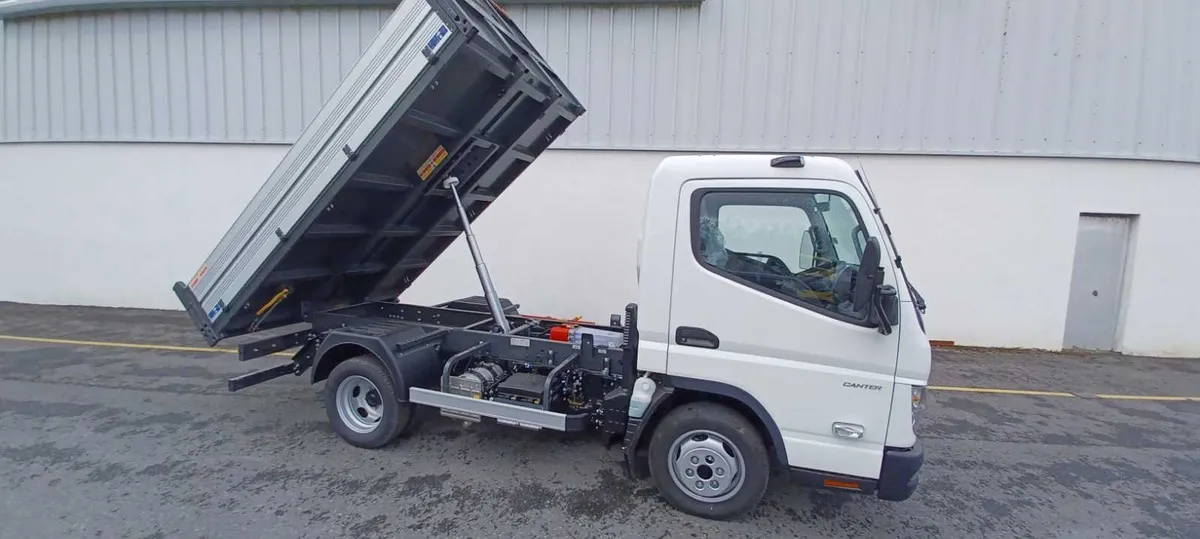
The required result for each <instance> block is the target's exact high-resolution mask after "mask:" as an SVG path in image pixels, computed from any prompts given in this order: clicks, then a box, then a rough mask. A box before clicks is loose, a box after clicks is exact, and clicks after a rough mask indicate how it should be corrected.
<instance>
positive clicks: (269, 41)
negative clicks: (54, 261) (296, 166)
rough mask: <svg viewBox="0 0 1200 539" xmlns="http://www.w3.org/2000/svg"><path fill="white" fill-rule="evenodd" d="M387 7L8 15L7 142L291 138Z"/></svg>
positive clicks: (378, 23) (282, 140) (354, 57)
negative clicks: (12, 17)
mask: <svg viewBox="0 0 1200 539" xmlns="http://www.w3.org/2000/svg"><path fill="white" fill-rule="evenodd" d="M390 13H391V10H390V9H386V8H384V9H380V8H370V9H360V8H356V7H349V8H345V7H342V8H338V7H335V8H326V9H302V10H295V9H213V10H208V9H206V10H199V9H190V10H138V11H99V12H89V13H79V14H66V15H54V16H38V17H31V18H23V19H15V20H10V21H7V23H6V25H5V26H6V28H7V29H6V31H5V42H4V51H3V52H4V56H3V62H4V72H3V73H4V75H3V81H4V84H3V86H4V109H5V114H4V124H3V125H4V130H3V136H4V140H7V141H45V140H53V141H69V140H102V141H187V142H279V143H291V142H292V141H293V140H295V138H296V137H297V136H298V135H299V133H300V131H301V130H302V129H303V127H304V125H305V123H306V122H307V121H308V120H309V119H311V118H312V117H313V116H314V115H315V114H316V112H317V110H318V109H319V108H320V107H321V104H322V102H323V101H324V99H325V98H326V97H327V96H329V95H330V94H331V93H332V92H333V89H334V87H335V86H336V85H337V84H338V82H339V81H340V80H341V78H342V76H343V75H344V74H345V73H346V72H347V71H348V70H349V69H350V66H351V65H352V64H353V63H354V61H355V60H357V59H358V56H359V54H360V53H361V52H362V50H363V48H365V47H366V45H367V43H369V42H370V40H371V38H372V37H373V36H374V34H375V32H376V31H378V29H379V27H380V26H381V25H382V24H383V20H384V19H385V18H386V17H387V16H388V15H389V14H390Z"/></svg>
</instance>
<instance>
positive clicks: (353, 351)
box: [312, 342, 390, 384]
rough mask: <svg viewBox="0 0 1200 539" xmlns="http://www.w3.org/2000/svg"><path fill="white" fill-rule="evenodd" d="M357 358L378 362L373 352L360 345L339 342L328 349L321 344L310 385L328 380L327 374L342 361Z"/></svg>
mask: <svg viewBox="0 0 1200 539" xmlns="http://www.w3.org/2000/svg"><path fill="white" fill-rule="evenodd" d="M359 356H370V357H373V358H375V360H376V361H378V360H379V357H378V356H376V355H375V352H373V351H371V349H370V348H368V347H366V346H363V345H362V344H360V343H356V342H341V343H337V344H334V345H332V346H329V347H326V346H325V345H324V343H322V346H321V349H319V350H318V351H317V362H316V364H315V365H313V373H312V383H314V384H315V383H317V382H320V381H323V380H325V379H326V378H329V373H331V372H333V369H334V368H335V367H337V366H338V365H340V364H341V363H342V362H343V361H346V360H348V359H351V358H355V357H359ZM385 368H386V366H385ZM389 373H390V372H389Z"/></svg>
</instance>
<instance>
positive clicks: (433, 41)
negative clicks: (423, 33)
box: [423, 24, 450, 56]
mask: <svg viewBox="0 0 1200 539" xmlns="http://www.w3.org/2000/svg"><path fill="white" fill-rule="evenodd" d="M449 35H450V28H448V27H447V26H446V25H444V24H443V25H441V26H439V27H438V29H437V30H434V31H433V35H431V36H429V41H426V42H425V50H424V51H423V52H424V53H425V56H433V55H434V54H435V53H437V51H438V49H440V48H442V45H443V44H445V43H446V36H449Z"/></svg>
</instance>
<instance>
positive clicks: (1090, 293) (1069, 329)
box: [1063, 215, 1132, 350]
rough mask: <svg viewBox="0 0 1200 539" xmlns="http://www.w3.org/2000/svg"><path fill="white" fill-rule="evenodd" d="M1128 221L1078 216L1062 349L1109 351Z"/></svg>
mask: <svg viewBox="0 0 1200 539" xmlns="http://www.w3.org/2000/svg"><path fill="white" fill-rule="evenodd" d="M1131 222H1132V219H1131V218H1130V217H1127V216H1113V215H1080V216H1079V231H1078V235H1077V237H1076V240H1075V265H1074V269H1073V270H1072V272H1071V295H1070V299H1069V301H1068V303H1067V325H1066V330H1065V331H1064V334H1063V347H1064V348H1083V349H1087V350H1114V349H1115V348H1116V344H1117V343H1116V340H1117V323H1118V319H1119V317H1120V312H1121V303H1122V297H1121V296H1122V292H1123V290H1124V281H1125V260H1126V253H1127V252H1128V250H1129V236H1130V231H1131V229H1132V226H1131Z"/></svg>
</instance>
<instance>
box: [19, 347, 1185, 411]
mask: <svg viewBox="0 0 1200 539" xmlns="http://www.w3.org/2000/svg"><path fill="white" fill-rule="evenodd" d="M0 341H19V342H33V343H41V344H61V345H66V346H100V347H105V348H127V349H136V350H160V351H164V352H199V353H208V354H213V353H218V354H236V353H238V351H237V350H235V349H231V348H218V347H212V348H205V347H199V346H174V345H170V344H145V343H131V342H115V341H85V340H77V339H55V338H49V337H24V336H21V335H0ZM271 355H273V356H281V357H291V354H288V353H286V352H276V353H274V354H271ZM929 390H930V391H946V392H956V393H990V394H995V395H1025V396H1031V397H1075V398H1083V397H1084V396H1083V395H1078V394H1075V393H1068V392H1065V391H1039V390H1033V389H1002V388H995V387H960V386H929ZM1090 396H1091V397H1093V398H1097V399H1111V400H1132V401H1171V402H1182V401H1194V402H1200V397H1172V396H1155V395H1112V394H1100V395H1090Z"/></svg>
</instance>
